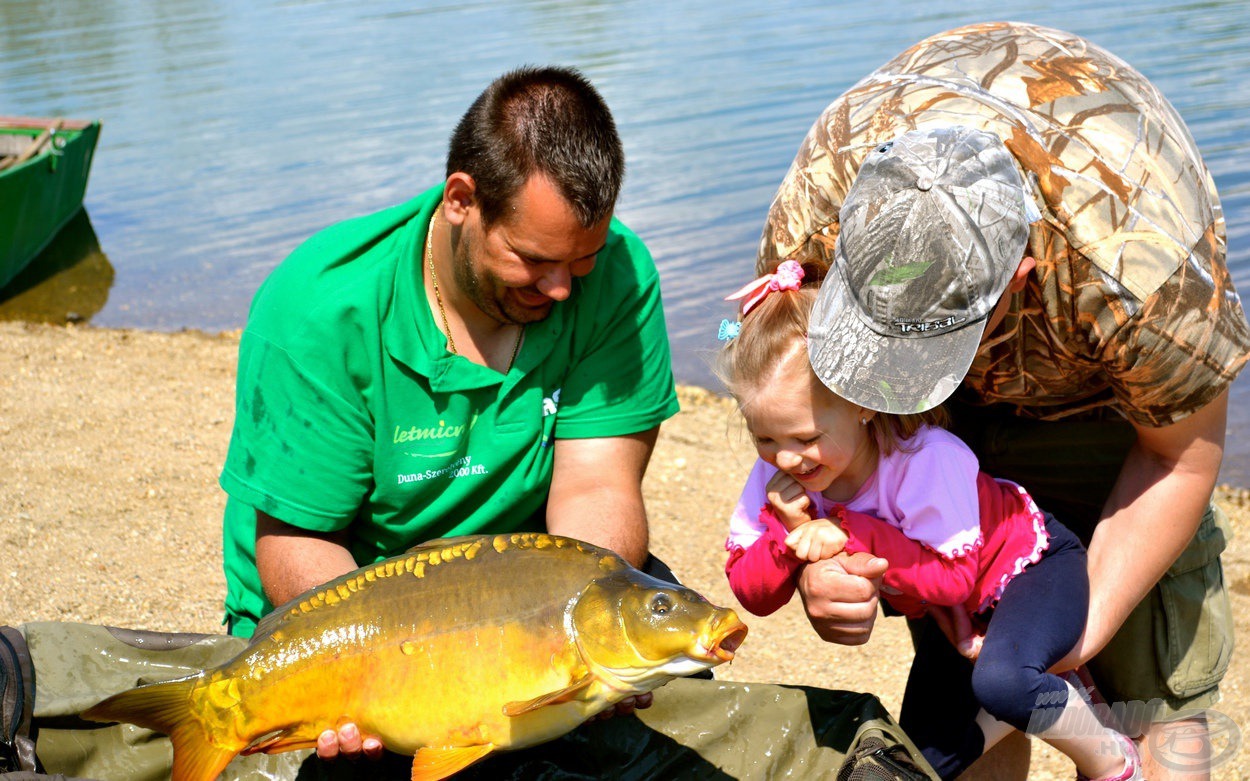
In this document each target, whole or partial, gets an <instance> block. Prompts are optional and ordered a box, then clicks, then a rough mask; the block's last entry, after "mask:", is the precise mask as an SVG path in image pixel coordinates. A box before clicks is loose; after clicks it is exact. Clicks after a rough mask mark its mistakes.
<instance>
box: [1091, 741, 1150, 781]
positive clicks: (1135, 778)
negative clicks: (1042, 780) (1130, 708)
mask: <svg viewBox="0 0 1250 781" xmlns="http://www.w3.org/2000/svg"><path fill="white" fill-rule="evenodd" d="M1114 734H1115V739H1116V741H1117V742H1118V743H1119V744H1120V750H1121V751H1123V752H1124V770H1123V771H1121V772H1120V773H1118V774H1116V775H1114V776H1103V777H1102V778H1098V779H1090V778H1088V777H1086V776H1083V775H1081V774H1080V773H1077V774H1076V779H1077V781H1145V776H1143V775H1142V770H1141V756H1140V755H1139V754H1138V753H1137V746H1136V745H1135V744H1134V743H1133V741H1131V740H1129V739H1128V738H1127V737H1125V736H1124V735H1121V734H1120V733H1118V732H1116V733H1114Z"/></svg>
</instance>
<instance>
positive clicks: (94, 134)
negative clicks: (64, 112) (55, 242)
mask: <svg viewBox="0 0 1250 781" xmlns="http://www.w3.org/2000/svg"><path fill="white" fill-rule="evenodd" d="M54 121H55V120H51V119H35V118H26V117H22V118H15V117H0V135H4V136H9V137H13V136H23V135H24V136H27V137H29V138H31V139H34V138H36V137H37V136H39V134H40V133H42V132H43V131H44V130H45V129H46V128H48V127H49V126H51V125H52V123H53V122H54ZM99 136H100V123H99V122H77V121H71V120H66V121H65V122H64V123H63V124H62V125H61V128H60V129H59V130H58V131H57V132H56V133H55V134H54V135H53V137H52V139H51V141H50V143H47V144H45V145H44V147H43V149H42V150H41V151H40V152H39V153H38V154H35V155H34V156H32V157H31V158H30V159H28V160H25V161H24V162H21V163H19V164H17V165H14V166H11V167H9V168H5V169H3V170H0V288H3V287H5V286H6V285H8V283H9V282H10V281H11V280H12V279H13V277H15V276H16V275H17V273H18V272H19V271H21V270H22V269H23V268H25V267H26V266H27V265H28V264H29V263H30V262H31V261H32V260H34V259H35V257H36V256H37V255H38V254H39V253H40V252H41V251H42V250H43V249H44V247H46V246H47V245H48V243H49V242H51V241H52V239H53V238H54V237H55V236H56V234H57V233H58V232H59V231H60V230H61V228H63V227H64V226H65V224H66V223H67V222H69V220H70V218H71V217H73V216H74V215H75V214H77V213H78V210H79V209H81V208H82V200H83V195H84V193H85V192H86V190H87V177H88V176H89V175H90V173H91V159H92V157H93V156H94V154H95V147H96V142H97V140H98V139H99Z"/></svg>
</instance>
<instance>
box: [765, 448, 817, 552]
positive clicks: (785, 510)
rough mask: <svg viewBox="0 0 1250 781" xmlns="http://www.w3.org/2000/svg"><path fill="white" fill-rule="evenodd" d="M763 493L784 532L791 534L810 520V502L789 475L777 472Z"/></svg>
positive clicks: (801, 487) (801, 488)
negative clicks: (783, 527) (784, 528)
mask: <svg viewBox="0 0 1250 781" xmlns="http://www.w3.org/2000/svg"><path fill="white" fill-rule="evenodd" d="M764 491H765V495H766V496H767V497H768V503H769V504H770V505H772V507H773V514H775V515H776V516H777V520H779V521H781V525H782V526H785V527H786V531H790V532H792V531H794V530H795V529H797V528H799V526H801V525H803V524H805V523H807V522H809V521H811V520H812V516H811V507H812V500H811V499H809V498H807V491H804V490H803V486H801V485H799V481H798V480H795V479H794V478H793V477H791V476H790V475H788V474H786V473H785V472H782V471H780V470H778V471H777V474H775V475H773V476H772V477H771V478H770V479H769V481H768V485H766V486H764ZM813 561H814V559H813Z"/></svg>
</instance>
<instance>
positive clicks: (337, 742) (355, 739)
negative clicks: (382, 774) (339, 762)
mask: <svg viewBox="0 0 1250 781" xmlns="http://www.w3.org/2000/svg"><path fill="white" fill-rule="evenodd" d="M317 756H318V757H319V758H320V759H324V760H335V759H338V758H339V757H345V758H347V759H358V758H360V757H364V758H365V759H375V760H376V759H378V758H380V757H381V756H382V741H380V740H378V739H377V738H375V737H373V736H372V735H369V736H364V735H361V734H360V730H359V729H357V727H356V725H355V724H352V723H350V722H349V723H347V724H344V725H343V726H341V727H339V729H338V731H337V732H335V731H334V730H332V729H328V730H326V731H325V732H322V733H321V734H320V735H319V736H318V737H317Z"/></svg>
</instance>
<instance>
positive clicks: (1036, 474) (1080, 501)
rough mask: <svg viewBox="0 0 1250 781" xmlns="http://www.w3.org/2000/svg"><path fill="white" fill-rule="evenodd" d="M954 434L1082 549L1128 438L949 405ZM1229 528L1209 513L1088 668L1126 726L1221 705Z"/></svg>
mask: <svg viewBox="0 0 1250 781" xmlns="http://www.w3.org/2000/svg"><path fill="white" fill-rule="evenodd" d="M951 412H952V414H953V416H954V418H955V420H956V425H955V426H954V427H953V428H954V430H955V433H957V434H958V435H959V436H960V437H961V438H963V440H964V441H965V442H967V443H968V445H969V446H970V447H972V449H973V450H974V451H975V452H976V453H977V456H978V457H979V458H980V459H981V468H982V469H983V470H985V471H986V472H987V473H989V474H991V475H993V476H994V477H1002V478H1006V479H1008V480H1013V481H1015V482H1018V483H1019V484H1020V485H1022V486H1024V488H1025V489H1026V490H1028V491H1029V493H1030V494H1032V496H1033V498H1034V499H1035V500H1036V501H1037V503H1038V505H1039V506H1040V507H1041V508H1042V509H1043V510H1046V511H1048V512H1051V513H1053V514H1054V516H1055V517H1056V518H1058V519H1059V521H1060V522H1062V523H1063V524H1064V525H1065V526H1067V527H1068V528H1069V529H1071V530H1072V531H1074V532H1076V535H1077V536H1078V537H1080V538H1081V541H1082V542H1083V543H1085V544H1086V545H1088V544H1089V540H1090V537H1091V536H1092V535H1093V532H1094V527H1095V526H1096V525H1097V523H1098V519H1099V516H1100V514H1101V510H1102V507H1103V504H1104V503H1105V501H1106V498H1107V496H1108V495H1109V494H1110V491H1111V487H1112V485H1113V484H1114V482H1115V479H1116V477H1117V476H1118V475H1119V472H1120V466H1121V465H1122V464H1123V463H1124V458H1125V455H1126V454H1127V452H1128V448H1129V447H1130V446H1131V445H1132V444H1133V441H1134V440H1135V438H1136V433H1135V432H1134V430H1133V428H1132V426H1130V425H1129V424H1128V423H1127V422H1125V421H1123V420H1119V419H1115V420H1075V421H1034V420H1027V419H1023V418H1017V417H1015V416H1013V415H1010V414H1009V413H1005V412H996V411H994V410H993V408H988V409H987V408H975V407H968V406H960V405H953V406H952V409H951ZM1229 537H1230V532H1229V527H1228V522H1227V519H1226V518H1225V517H1224V514H1223V512H1221V511H1220V510H1219V508H1217V507H1215V506H1214V505H1209V506H1208V507H1207V511H1206V514H1205V515H1204V516H1203V518H1202V524H1201V526H1200V527H1199V528H1198V532H1197V533H1196V534H1195V535H1194V537H1193V539H1192V540H1191V541H1190V543H1189V546H1188V547H1187V548H1185V550H1184V552H1182V553H1181V555H1180V557H1179V558H1178V559H1177V560H1176V561H1175V563H1173V564H1172V566H1171V567H1170V568H1169V569H1168V571H1167V573H1166V574H1165V575H1164V577H1163V578H1162V580H1160V581H1159V583H1158V584H1156V586H1155V587H1154V589H1152V590H1151V592H1150V593H1149V594H1148V595H1147V596H1146V598H1145V599H1143V600H1142V602H1141V603H1140V604H1139V605H1138V606H1137V607H1136V609H1134V610H1133V612H1132V613H1131V614H1130V615H1129V617H1128V619H1127V620H1126V621H1125V622H1124V625H1123V626H1122V627H1121V628H1120V631H1119V632H1118V633H1117V634H1116V635H1115V637H1114V638H1112V640H1111V642H1110V643H1109V644H1108V645H1107V647H1106V648H1105V649H1104V650H1103V652H1102V653H1100V654H1099V655H1098V656H1097V657H1096V658H1095V659H1094V660H1093V661H1091V662H1090V663H1089V665H1088V667H1089V670H1090V673H1091V674H1092V675H1093V677H1094V681H1095V682H1096V683H1097V684H1098V689H1099V692H1100V693H1101V694H1102V696H1103V697H1104V698H1105V699H1106V700H1107V701H1108V702H1109V703H1112V704H1113V705H1114V704H1115V703H1123V707H1124V714H1125V717H1126V720H1127V721H1129V722H1132V723H1131V724H1128V725H1126V726H1134V725H1136V724H1141V723H1144V722H1149V721H1159V720H1162V719H1166V718H1168V717H1170V716H1174V715H1177V714H1179V713H1181V712H1183V711H1189V710H1193V709H1201V708H1206V707H1209V706H1211V705H1213V704H1214V703H1215V702H1216V701H1217V700H1218V699H1219V684H1220V680H1221V679H1222V678H1223V677H1224V673H1225V672H1226V671H1227V669H1228V663H1229V660H1230V659H1231V657H1232V652H1233V619H1232V608H1231V605H1230V602H1229V596H1228V587H1227V585H1226V584H1225V582H1224V570H1223V567H1222V566H1221V564H1220V554H1221V553H1222V552H1223V551H1224V548H1225V547H1226V546H1227V543H1228V539H1229Z"/></svg>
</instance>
